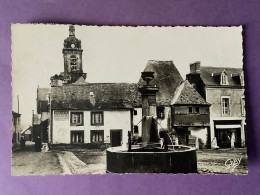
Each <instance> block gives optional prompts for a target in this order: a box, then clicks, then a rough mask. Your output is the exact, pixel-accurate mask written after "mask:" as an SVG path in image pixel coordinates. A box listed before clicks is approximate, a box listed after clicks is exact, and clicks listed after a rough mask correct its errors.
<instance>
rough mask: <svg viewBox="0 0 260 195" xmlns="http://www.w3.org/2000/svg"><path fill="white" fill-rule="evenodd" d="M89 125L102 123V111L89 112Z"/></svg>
mask: <svg viewBox="0 0 260 195" xmlns="http://www.w3.org/2000/svg"><path fill="white" fill-rule="evenodd" d="M91 125H92V126H93V125H104V114H103V112H91Z"/></svg>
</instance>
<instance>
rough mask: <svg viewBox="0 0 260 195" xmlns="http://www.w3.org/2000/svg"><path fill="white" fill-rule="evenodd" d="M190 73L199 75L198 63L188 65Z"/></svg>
mask: <svg viewBox="0 0 260 195" xmlns="http://www.w3.org/2000/svg"><path fill="white" fill-rule="evenodd" d="M190 73H200V61H197V62H194V63H192V64H190Z"/></svg>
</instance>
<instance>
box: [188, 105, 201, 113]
mask: <svg viewBox="0 0 260 195" xmlns="http://www.w3.org/2000/svg"><path fill="white" fill-rule="evenodd" d="M188 108H189V114H194V113H200V108H199V107H198V106H196V107H192V106H190V107H188Z"/></svg>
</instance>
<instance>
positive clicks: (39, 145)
mask: <svg viewBox="0 0 260 195" xmlns="http://www.w3.org/2000/svg"><path fill="white" fill-rule="evenodd" d="M41 148H42V141H41V138H40V136H38V137H37V139H36V140H35V150H36V151H37V152H41Z"/></svg>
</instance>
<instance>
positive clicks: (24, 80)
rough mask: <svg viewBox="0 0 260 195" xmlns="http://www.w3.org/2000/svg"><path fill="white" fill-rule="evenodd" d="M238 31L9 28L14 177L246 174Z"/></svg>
mask: <svg viewBox="0 0 260 195" xmlns="http://www.w3.org/2000/svg"><path fill="white" fill-rule="evenodd" d="M242 30H243V29H242V26H235V27H149V26H147V27H142V26H140V27H122V26H121V27H119V26H100V27H98V26H79V25H54V24H13V25H12V78H13V82H12V88H13V110H12V116H13V120H12V122H13V126H12V175H14V176H19V175H72V174H111V173H117V174H123V173H172V174H237V175H240V174H247V173H248V168H247V149H246V111H245V96H244V91H245V82H244V73H243V47H242V42H243V37H242Z"/></svg>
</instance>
